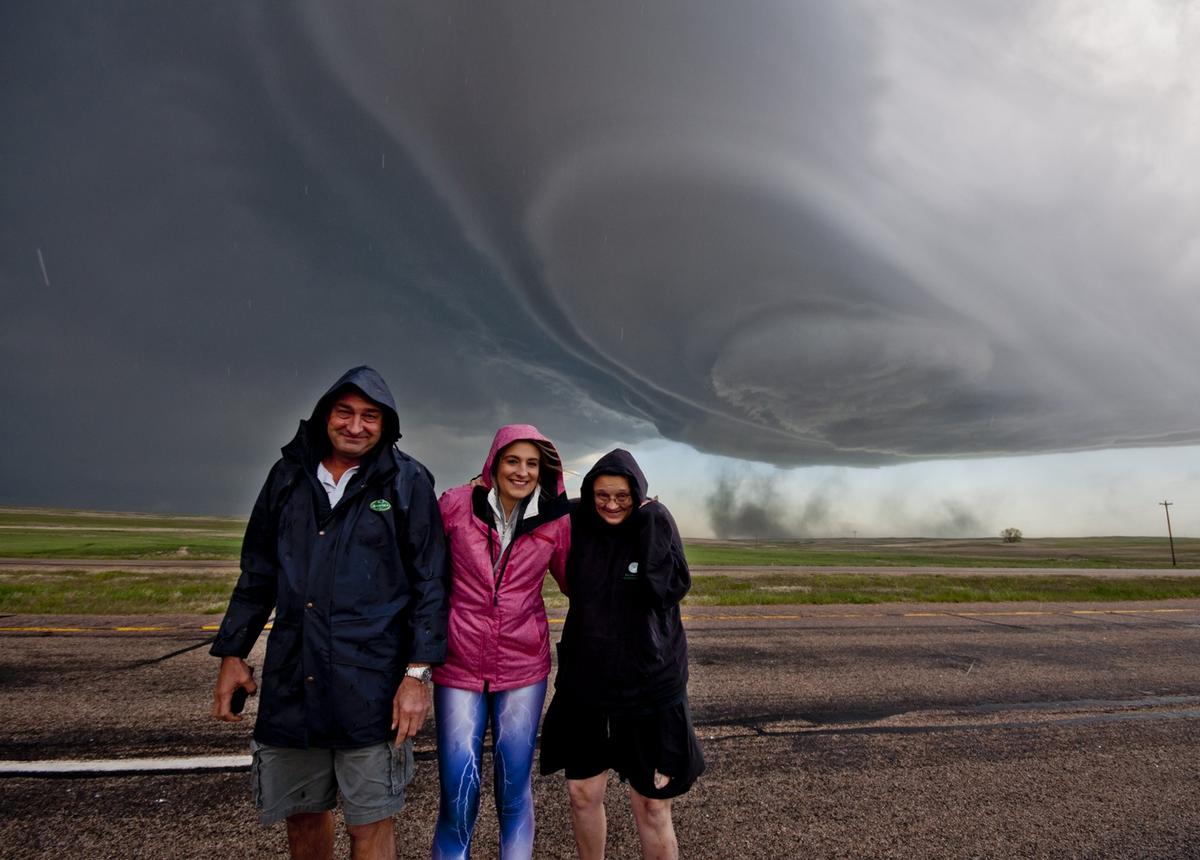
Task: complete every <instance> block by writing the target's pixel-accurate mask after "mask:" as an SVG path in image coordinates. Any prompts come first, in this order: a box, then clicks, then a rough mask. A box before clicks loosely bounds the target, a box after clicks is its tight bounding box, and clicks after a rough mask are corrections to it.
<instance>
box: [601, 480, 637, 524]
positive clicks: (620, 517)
mask: <svg viewBox="0 0 1200 860" xmlns="http://www.w3.org/2000/svg"><path fill="white" fill-rule="evenodd" d="M592 500H593V501H594V502H595V503H596V513H598V514H599V515H600V519H602V520H604V521H605V522H606V523H608V524H609V525H610V526H617V525H620V524H621V523H623V522H625V518H626V517H628V516H629V515H630V514H631V513H633V493H631V492H630V490H629V479H628V478H626V477H625V476H624V475H599V476H597V477H596V480H595V481H593V482H592Z"/></svg>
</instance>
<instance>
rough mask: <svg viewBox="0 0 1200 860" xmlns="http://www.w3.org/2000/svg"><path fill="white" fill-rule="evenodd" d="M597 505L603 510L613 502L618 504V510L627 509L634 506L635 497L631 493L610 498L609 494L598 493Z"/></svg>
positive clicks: (596, 496) (618, 494) (596, 495)
mask: <svg viewBox="0 0 1200 860" xmlns="http://www.w3.org/2000/svg"><path fill="white" fill-rule="evenodd" d="M595 498H596V504H597V505H599V506H600V507H602V508H607V507H608V506H609V505H610V504H612V503H613V502H616V503H617V507H618V508H627V507H629V506H630V505H631V504H633V496H631V495H629V493H617V494H616V495H615V496H610V495H609V494H608V493H596V494H595Z"/></svg>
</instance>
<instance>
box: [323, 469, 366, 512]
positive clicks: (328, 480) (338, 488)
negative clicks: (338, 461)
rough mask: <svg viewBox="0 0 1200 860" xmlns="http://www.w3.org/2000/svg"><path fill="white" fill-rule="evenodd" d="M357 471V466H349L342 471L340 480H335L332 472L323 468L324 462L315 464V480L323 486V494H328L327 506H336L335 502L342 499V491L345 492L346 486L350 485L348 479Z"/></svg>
mask: <svg viewBox="0 0 1200 860" xmlns="http://www.w3.org/2000/svg"><path fill="white" fill-rule="evenodd" d="M357 471H358V466H351V467H350V468H349V469H347V470H346V471H345V472H343V473H342V479H341V480H340V481H335V480H334V479H333V473H332V472H330V471H329V470H328V469H326V468H325V464H324V463H318V464H317V480H318V481H320V482H321V486H322V487H324V488H325V495H327V496H329V507H331V508H333V507H336V506H337V503H338V502H340V501H341V500H342V493H344V492H346V487H348V486H350V479H351V478H352V477H354V473H355V472H357Z"/></svg>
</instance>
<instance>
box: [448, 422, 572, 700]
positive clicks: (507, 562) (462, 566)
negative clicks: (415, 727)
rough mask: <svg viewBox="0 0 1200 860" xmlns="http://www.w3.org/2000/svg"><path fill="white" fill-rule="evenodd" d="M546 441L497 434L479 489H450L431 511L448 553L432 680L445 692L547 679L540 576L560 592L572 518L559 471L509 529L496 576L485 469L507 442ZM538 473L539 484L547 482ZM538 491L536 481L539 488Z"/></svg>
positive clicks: (531, 433)
mask: <svg viewBox="0 0 1200 860" xmlns="http://www.w3.org/2000/svg"><path fill="white" fill-rule="evenodd" d="M522 440H529V441H537V442H542V443H545V444H546V445H549V446H550V447H551V449H553V447H554V446H553V445H552V444H551V442H550V440H549V439H547V438H546V437H545V436H543V435H542V434H541V433H540V432H538V429H537V428H536V427H534V426H532V425H529V424H509V425H507V426H505V427H501V428H500V429H499V430H497V431H496V438H495V439H493V440H492V448H491V450H490V451H488V455H487V459H486V460H485V461H484V463H483V473H482V481H483V486H482V487H471V486H465V487H455V488H454V489H452V490H447V491H446V492H445V493H443V494H442V497H441V499H440V500H439V502H438V504H439V506H440V508H441V512H442V522H443V523H444V525H445V528H446V544H447V549H448V550H449V552H450V571H451V585H450V621H449V632H448V635H447V648H446V662H445V663H444V664H443V665H441V666H439V667H437V668H435V669H434V670H433V680H434V681H435V682H437V683H438V684H442V685H444V686H447V687H457V688H460V689H464V690H477V691H479V690H483V686H484V682H485V681H486V682H487V684H488V689H489V690H490V691H492V692H500V691H502V690H512V689H516V688H518V687H527V686H529V685H530V684H535V683H537V682H538V681H541V680H542V679H543V678H546V677H547V676H548V675H549V674H550V628H549V625H548V624H547V623H546V605H545V604H544V603H543V602H542V581H543V580H544V579H545V578H546V571H547V569H548V570H549V571H550V572H551V574H553V575H554V578H555V579H556V580H557V581H558V585H559V588H563V589H564V590H565V583H566V574H565V570H566V564H567V555H568V553H569V552H570V549H571V518H570V517H569V516H568V515H567V514H568V513H569V512H570V508H569V505H568V502H567V496H566V490H565V488H564V486H563V479H562V472H561V469H560V471H559V474H558V478H557V482H556V483H557V486H556V487H554V488H553V494H552V496H551V494H550V493H548V492H547V491H546V489H545V488H544V487H543V486H539V489H538V492H540V493H541V496H540V498H539V499H538V513H537V515H536V516H533V517H525V518H524V519H522V520H521V521H520V523H519V524H518V525H517V527H516V531H515V534H514V536H513V539H512V543H510V544H509V547H508V550H507V552H506V554H505V555H506V557H504V558H501V560H500V564H499V566H498V568H497V572H496V574H495V575H493V573H492V560H493V559H494V558H496V556H497V554H498V553H499V552H500V534H499V532H498V531H497V529H496V526H495V524H494V515H493V513H492V508H491V505H490V504H489V503H488V493H489V492H490V491H491V488H492V465H493V463H494V462H495V460H496V455H497V454H499V452H500V451H501V450H502V449H503V448H505V447H507V446H508V445H511V444H512V443H513V442H519V441H522ZM546 477H547V473H546V472H543V473H542V475H541V478H546ZM539 484H540V481H539Z"/></svg>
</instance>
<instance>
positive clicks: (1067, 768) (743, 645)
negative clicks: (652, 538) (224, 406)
mask: <svg viewBox="0 0 1200 860" xmlns="http://www.w3.org/2000/svg"><path fill="white" fill-rule="evenodd" d="M688 615H689V619H688V622H687V623H688V633H689V640H690V643H691V662H692V683H691V699H692V707H693V712H694V715H695V718H696V722H697V726H698V730H699V732H700V734H701V736H702V742H703V744H704V749H705V753H706V756H707V758H708V762H709V770H708V773H707V774H706V775H705V776H704V777H702V778H701V780H700V782H699V783H698V784H697V786H696V787H695V788H694V789H693V790H692V792H690V793H689V794H688V795H687V796H685V797H684V798H682V799H681V800H679V801H678V802H677V805H676V823H677V829H678V832H679V840H680V846H681V850H682V854H683V856H685V857H695V858H741V857H847V858H850V857H865V858H876V857H879V858H882V857H895V858H901V857H903V858H925V857H928V858H960V857H964V858H965V857H996V858H1000V857H1122V858H1123V857H1146V858H1151V857H1153V858H1185V857H1188V858H1193V857H1197V856H1200V756H1198V755H1197V750H1198V749H1200V743H1198V742H1200V660H1198V659H1197V657H1198V656H1200V601H1194V600H1192V601H1171V602H1163V603H1153V604H1149V603H1139V604H1129V605H1124V606H1115V605H1104V606H1097V605H1095V604H1084V605H1071V606H1066V605H1053V606H1044V605H1039V606H1036V607H1031V606H1029V605H1019V606H1011V607H1007V606H997V605H991V604H989V605H971V606H964V605H956V606H952V607H947V606H945V605H939V606H896V605H891V606H886V607H861V608H860V607H794V608H786V607H779V608H774V607H773V608H770V609H754V608H746V609H738V610H730V609H710V610H701V609H697V608H690V609H689V610H688ZM214 621H215V619H213V618H164V617H155V618H151V619H144V618H141V619H129V618H123V619H122V618H117V619H109V618H103V619H97V618H94V617H90V618H37V617H31V616H8V617H4V618H0V628H5V629H3V630H0V715H3V721H2V723H0V726H2V728H0V759H4V760H8V761H13V760H25V761H28V760H35V759H63V758H111V757H117V756H126V757H135V758H136V757H144V756H164V755H169V756H179V755H213V754H237V753H243V752H244V751H245V742H246V735H247V733H248V728H249V727H248V724H242V725H240V726H228V725H223V724H218V723H216V722H214V721H212V720H210V719H209V718H208V717H207V706H208V696H209V686H210V684H211V680H212V675H213V673H214V671H215V661H214V660H213V659H212V658H210V657H208V656H206V654H205V651H204V649H203V648H200V649H196V650H192V651H188V652H185V653H183V654H179V655H178V656H175V657H171V658H168V659H165V660H158V661H157V662H146V661H150V660H155V659H156V658H161V657H163V656H164V655H166V654H169V653H171V652H174V651H177V650H179V649H182V648H185V647H187V646H189V645H192V644H197V643H199V642H200V641H202V639H203V637H204V636H205V635H208V634H206V633H205V632H204V631H202V630H201V629H200V627H201V625H203V624H212V623H213V622H214ZM120 627H125V628H128V627H143V628H144V627H153V628H158V629H142V630H118V629H116V628H120ZM31 628H32V629H31ZM255 659H256V660H257V662H258V663H259V664H261V654H259V655H257V657H256V658H255ZM250 708H251V709H252V708H253V704H251V706H250ZM418 765H419V772H418V776H417V779H416V781H415V782H414V784H413V786H412V787H411V788H410V792H409V806H408V808H406V809H405V810H404V812H402V813H401V814H400V816H399V817H398V819H397V824H398V828H399V833H400V834H401V836H402V838H403V842H404V844H403V846H402V849H401V852H400V856H403V857H424V856H428V845H429V841H430V838H431V833H432V827H433V820H434V816H435V814H436V804H437V800H436V796H437V784H436V783H437V780H436V774H435V772H434V769H433V747H432V743H431V733H430V732H429V731H428V730H426V732H424V733H423V734H422V736H421V738H420V743H419V744H418ZM246 780H247V777H246V774H245V773H242V772H229V773H204V774H172V775H131V776H119V777H112V776H108V777H75V778H62V777H59V778H42V777H29V776H20V777H14V776H3V774H0V845H3V846H4V847H3V850H2V851H0V853H3V855H4V856H6V857H42V856H48V855H57V856H61V857H164V856H169V857H213V856H223V855H231V854H232V855H235V856H248V857H275V856H280V857H281V856H286V852H285V845H284V837H283V833H282V829H281V827H275V828H270V829H262V828H259V827H258V826H257V825H256V824H254V823H253V812H252V810H251V807H250V802H249V798H248V791H247V786H246ZM485 791H486V788H485ZM535 796H536V801H537V806H538V816H539V818H538V826H539V836H538V848H537V856H539V857H571V856H573V847H572V843H571V837H570V825H569V820H568V816H567V810H566V803H565V795H564V790H563V787H562V782H561V779H560V778H558V777H549V778H541V777H538V778H537V779H536V780H535ZM609 807H610V830H609V856H610V857H613V858H624V857H636V856H638V851H637V843H636V835H635V833H634V830H633V826H632V822H631V820H630V817H629V813H628V807H627V803H626V801H625V800H624V797H623V794H622V792H621V790H620V787H619V785H617V784H616V783H615V782H612V783H610V788H609ZM343 848H344V845H343ZM475 856H477V857H482V858H486V857H494V856H496V835H495V817H494V814H493V813H491V811H490V810H488V809H487V804H486V803H485V804H484V810H483V812H481V815H480V823H479V827H478V831H477V839H476V851H475Z"/></svg>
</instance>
